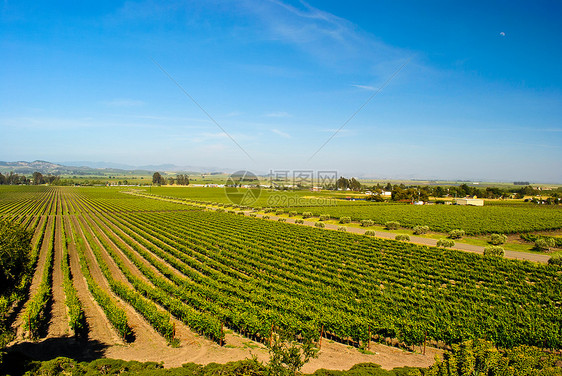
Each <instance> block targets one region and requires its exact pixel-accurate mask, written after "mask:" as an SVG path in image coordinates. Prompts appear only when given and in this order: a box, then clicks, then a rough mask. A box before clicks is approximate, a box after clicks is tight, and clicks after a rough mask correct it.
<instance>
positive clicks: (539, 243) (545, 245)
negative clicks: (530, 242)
mask: <svg viewBox="0 0 562 376" xmlns="http://www.w3.org/2000/svg"><path fill="white" fill-rule="evenodd" d="M555 245H556V244H555V242H554V239H552V238H539V239H537V240H535V248H536V249H538V250H539V251H549V250H550V248H552V247H554V246H555Z"/></svg>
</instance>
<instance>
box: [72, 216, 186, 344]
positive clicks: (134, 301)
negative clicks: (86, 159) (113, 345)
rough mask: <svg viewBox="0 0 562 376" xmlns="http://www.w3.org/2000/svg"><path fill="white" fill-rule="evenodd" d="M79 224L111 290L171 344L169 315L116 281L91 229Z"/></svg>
mask: <svg viewBox="0 0 562 376" xmlns="http://www.w3.org/2000/svg"><path fill="white" fill-rule="evenodd" d="M79 224H80V227H81V230H82V233H83V234H84V235H85V237H86V240H87V242H88V244H89V245H90V249H91V250H92V252H93V253H94V256H95V259H96V261H97V263H98V265H99V267H100V269H101V271H102V273H103V275H104V277H105V279H106V280H107V282H108V283H109V286H110V287H111V290H112V291H113V292H114V293H115V294H116V295H117V296H119V297H120V298H121V299H123V300H124V301H126V302H127V303H129V304H130V305H131V306H132V307H133V308H134V309H135V310H137V311H138V312H139V313H140V314H141V315H142V316H143V317H144V318H145V319H146V320H147V321H148V322H149V323H150V324H151V325H152V327H153V328H154V329H155V330H156V331H157V332H159V333H160V334H162V336H164V338H166V339H167V340H168V341H169V342H170V343H173V341H174V335H175V329H174V325H173V324H172V322H170V315H169V314H167V313H164V312H162V311H161V310H159V309H158V308H157V307H156V305H155V304H154V303H153V302H151V301H149V300H147V299H146V298H144V297H143V296H142V295H141V294H140V293H139V292H138V291H136V290H134V289H132V288H130V287H128V286H127V285H126V284H124V283H122V282H120V281H118V280H116V279H115V278H114V276H113V275H112V273H111V271H110V269H109V267H108V265H107V263H106V262H105V260H104V259H103V256H102V253H101V250H100V246H99V244H98V243H97V242H96V241H95V240H94V238H93V235H92V233H91V232H90V231H91V230H92V229H91V228H90V229H88V228H86V223H84V221H80V222H79Z"/></svg>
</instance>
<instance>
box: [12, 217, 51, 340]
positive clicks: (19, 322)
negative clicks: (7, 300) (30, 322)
mask: <svg viewBox="0 0 562 376" xmlns="http://www.w3.org/2000/svg"><path fill="white" fill-rule="evenodd" d="M44 220H45V221H48V223H47V227H46V228H45V232H46V233H45V239H43V243H42V244H41V250H40V251H39V257H38V258H37V265H36V267H35V272H34V274H33V279H32V280H31V285H30V287H29V297H30V298H31V297H33V296H34V295H35V293H36V292H37V289H38V288H39V285H40V284H41V279H42V278H43V269H44V268H45V259H46V258H47V249H48V247H49V242H50V241H51V235H50V232H49V231H48V230H49V229H50V228H51V226H54V224H53V221H54V217H52V216H46V217H45V219H44ZM40 229H41V227H40V226H38V227H37V231H40ZM28 303H29V301H28V302H26V303H25V305H24V307H23V309H22V310H21V311H20V313H19V315H18V316H17V318H16V320H15V321H14V323H13V325H12V327H13V328H14V329H16V338H17V339H19V338H23V337H24V336H25V335H26V334H27V333H25V331H24V329H23V320H24V314H25V311H26V309H27V305H28Z"/></svg>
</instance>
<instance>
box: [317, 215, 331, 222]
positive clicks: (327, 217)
mask: <svg viewBox="0 0 562 376" xmlns="http://www.w3.org/2000/svg"><path fill="white" fill-rule="evenodd" d="M318 220H319V221H328V220H330V214H322V215H320V218H319V219H318Z"/></svg>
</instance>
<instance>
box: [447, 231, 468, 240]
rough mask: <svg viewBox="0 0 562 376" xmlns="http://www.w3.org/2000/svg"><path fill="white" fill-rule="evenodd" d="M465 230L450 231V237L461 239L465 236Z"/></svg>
mask: <svg viewBox="0 0 562 376" xmlns="http://www.w3.org/2000/svg"><path fill="white" fill-rule="evenodd" d="M464 234H465V233H464V230H461V229H456V230H451V231H449V238H451V239H461V238H462V237H463V236H464Z"/></svg>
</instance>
